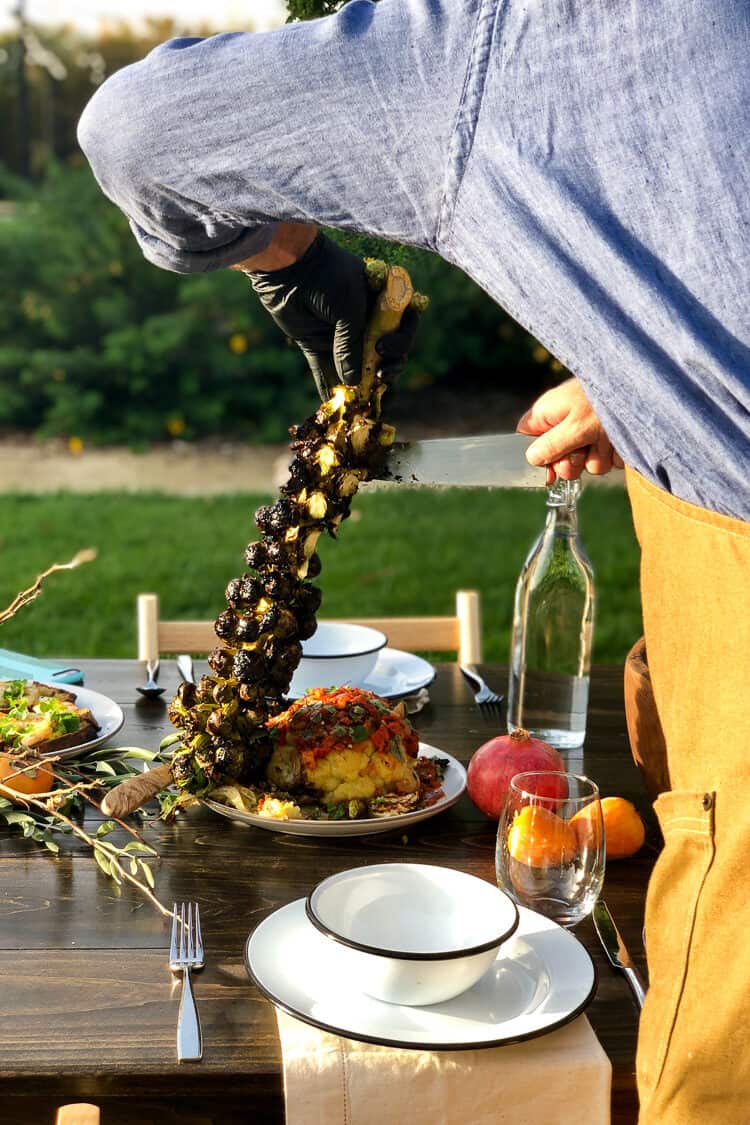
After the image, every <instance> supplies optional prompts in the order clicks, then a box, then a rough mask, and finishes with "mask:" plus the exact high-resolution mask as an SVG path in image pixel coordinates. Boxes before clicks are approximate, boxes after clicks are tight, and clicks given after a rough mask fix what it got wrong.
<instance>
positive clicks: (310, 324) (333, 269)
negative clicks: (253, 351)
mask: <svg viewBox="0 0 750 1125" xmlns="http://www.w3.org/2000/svg"><path fill="white" fill-rule="evenodd" d="M247 276H248V277H249V279H250V284H251V285H252V287H253V289H254V290H255V292H256V293H257V294H258V296H259V297H260V300H261V303H262V304H263V305H264V307H265V308H266V309H267V310H268V312H269V313H270V314H271V316H272V317H273V319H274V321H275V322H276V324H277V325H278V326H279V328H280V329H281V331H282V332H284V333H285V335H287V336H289V337H291V339H292V340H294V341H295V343H296V344H297V345H298V346H299V347H300V349H301V350H302V352H303V354H304V356H305V359H306V360H307V362H308V364H309V367H310V370H311V371H312V375H313V378H314V380H315V386H316V387H317V388H318V394H319V395H320V397H321V400H322V401H323V402H325V400H326V399H327V398H330V395H331V390H332V388H333V387H334V386H335V385H336V383H349V384H353V383H358V382H359V380H360V378H361V375H362V338H363V336H364V331H365V325H366V323H367V317H368V314H369V311H370V309H371V307H372V305H373V303H374V301H375V299H376V296H377V295H376V294H375V293H373V291H372V290H371V289H370V286H369V284H368V282H367V275H366V273H365V266H364V262H363V261H362V260H361V258H358V257H356V256H355V255H354V254H350V253H349V251H348V250H344V249H343V248H342V247H341V246H338V245H337V244H336V243H335V242H333V241H332V240H331V239H330V238H327V237H326V236H325V235H324V234H323V233H322V232H321V233H320V234H318V236H317V237H316V239H315V241H314V242H313V243H312V245H311V246H310V247H309V248H308V249H307V250H306V251H305V253H304V254H303V255H302V257H301V258H300V259H299V261H298V262H294V263H293V264H292V265H291V266H286V267H285V268H284V269H280V270H272V271H270V272H260V271H259V272H256V273H250V272H248V275H247ZM418 321H419V314H418V313H417V312H415V311H414V310H413V309H407V310H406V311H405V312H404V315H403V316H402V318H401V325H400V327H399V328H397V329H396V331H395V332H388V333H386V334H385V335H384V336H381V338H380V339H379V340H378V342H377V344H376V348H377V351H378V354H379V355H380V356H382V359H383V362H382V364H381V365H380V368H379V370H380V374H381V375H382V377H383V378H384V379H385V380H386V381H387V382H392V381H393V380H394V379H395V378H396V377H397V376H398V375H399V374H400V373H401V371H403V369H404V366H405V365H406V358H407V353H408V352H409V350H410V348H411V346H412V344H413V343H414V337H415V335H416V331H417V324H418Z"/></svg>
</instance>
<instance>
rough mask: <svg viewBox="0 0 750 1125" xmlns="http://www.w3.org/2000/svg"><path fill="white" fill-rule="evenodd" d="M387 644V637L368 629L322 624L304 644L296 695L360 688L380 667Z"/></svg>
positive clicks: (334, 623)
mask: <svg viewBox="0 0 750 1125" xmlns="http://www.w3.org/2000/svg"><path fill="white" fill-rule="evenodd" d="M387 644H388V638H387V637H386V635H385V633H381V632H380V630H379V629H371V628H370V627H369V626H367V625H349V624H347V623H346V622H337V621H321V622H319V623H318V627H317V629H316V630H315V632H314V633H313V635H312V636H311V637H309V638H308V639H307V640H306V641H303V642H302V659H301V660H300V662H299V665H298V667H297V668H296V670H295V673H294V679H293V680H292V685H293V687H294V690H295V693H296V694H299V695H304V693H305V692H306V691H309V689H310V688H318V687H322V688H329V687H338V686H339V685H340V684H351V685H353V686H355V687H356V686H358V685H359V684H361V683H362V682H363V681H364V680H366V679H367V677H368V676H369V674H370V672H372V670H373V668H374V667H375V664H376V663H377V659H378V653H379V652H380V650H381V649H383V648H385V646H386V645H387Z"/></svg>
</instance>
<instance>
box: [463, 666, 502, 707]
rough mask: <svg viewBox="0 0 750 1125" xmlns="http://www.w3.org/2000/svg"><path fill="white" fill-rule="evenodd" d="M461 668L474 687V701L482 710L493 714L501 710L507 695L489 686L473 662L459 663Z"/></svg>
mask: <svg viewBox="0 0 750 1125" xmlns="http://www.w3.org/2000/svg"><path fill="white" fill-rule="evenodd" d="M459 668H460V669H461V671H462V673H463V674H464V676H465V678H466V679H467V680H468V681H469V683H470V684H471V686H472V688H473V689H474V702H475V703H476V704H477V706H478V707H480V708H481V710H482V711H490V712H492V713H493V714H494V713H495V712H499V710H500V704H501V703H502V701H503V700H504V699H505V696H504V695H498V694H497V692H496V691H492V689H491V688H488V687H487V684H486V683H485V682H484V680H483V679H482V677H481V676H480V675H479V672H478V671H477V669H476V667H475V666H474V665H473V664H459Z"/></svg>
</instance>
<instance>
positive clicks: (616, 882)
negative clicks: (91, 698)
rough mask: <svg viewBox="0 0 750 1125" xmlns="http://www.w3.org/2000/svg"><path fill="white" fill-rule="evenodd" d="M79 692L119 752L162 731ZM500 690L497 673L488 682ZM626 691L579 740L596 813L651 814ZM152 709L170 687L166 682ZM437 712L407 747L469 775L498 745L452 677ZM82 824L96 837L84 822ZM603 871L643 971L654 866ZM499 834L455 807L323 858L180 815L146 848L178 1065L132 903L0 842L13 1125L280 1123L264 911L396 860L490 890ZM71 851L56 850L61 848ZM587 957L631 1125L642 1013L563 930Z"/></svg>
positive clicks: (146, 919) (140, 711)
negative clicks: (439, 756)
mask: <svg viewBox="0 0 750 1125" xmlns="http://www.w3.org/2000/svg"><path fill="white" fill-rule="evenodd" d="M80 665H81V666H82V667H83V669H84V671H85V674H86V686H87V687H89V688H92V689H94V690H95V691H100V692H103V693H104V694H105V695H108V696H110V697H112V698H114V699H116V700H117V701H118V702H119V703H120V704H121V705H122V707H123V709H124V711H125V715H126V722H125V727H124V729H123V730H122V731H121V732H120V735H118V736H117V739H116V740H115V744H119V745H123V746H124V745H131V746H132V745H138V746H146V747H148V748H151V749H156V747H157V745H158V742H159V739H160V738H161V737H162V736H163V734H164V733H166V732H167V730H168V721H167V718H166V707H165V705H164V703H163V702H149V701H146V700H143V699H141V698H140V697H139V696H138V695H137V694H136V691H135V688H136V684H137V683H139V682H140V679H141V669H140V668H139V666H138V665H136V664H135V662H133V661H124V660H119V661H117V660H99V661H96V660H91V661H81V662H80ZM485 670H486V673H487V677H488V679H489V680H490V682H491V683H492V684H494V685H501V684H504V683H505V675H506V673H505V669H502V668H500V667H492V666H489V667H487V668H486V669H485ZM621 679H622V673H621V669H618V668H598V669H596V670H595V672H594V675H593V677H592V688H591V702H590V713H589V734H588V737H587V742H586V749H585V756H584V758H583V761H582V762H581V761H580V758H579V760H578V761H577V762H576V763H575V764H576V768H577V769H578V768H579V767H580V768H583V769H584V770H585V772H586V773H587V774H588V775H589V776H591V777H593V778H594V779H595V780H597V781H598V782H599V784H600V786H601V789H602V793H603V795H607V794H617V795H620V796H624V797H627V798H630V799H631V800H633V801H634V802H635V803H636V804H637V805H638V806H639V808H640V809H641V811H642V812H643V813H644V814H645V815H648V814H647V802H646V798H645V794H644V792H643V790H642V787H641V784H640V779H639V776H638V773H637V771H636V769H635V767H634V766H633V765H632V762H631V759H630V754H629V750H628V743H627V736H626V730H625V721H624V714H623V705H622V688H621ZM161 682H162V684H163V686H164V687H166V688H167V694H166V696H165V698H167V699H168V698H170V697H171V692H172V691H173V689H174V688H175V687H176V685H177V682H178V677H177V672H176V669H175V667H174V665H173V663H172V662H170V661H165V662H163V664H162V676H161ZM430 692H431V700H432V701H431V704H430V705H429V706H428V707H427V708H426V709H425V710H424V711H423V712H422V713H421V714H420V715H418V716H417V717H416V718H415V723H416V725H417V726H418V728H419V731H420V734H421V737H422V738H423V740H424V741H425V742H429V743H432V744H433V745H435V746H438V747H440V748H441V749H444V750H446V751H447V752H448V753H450V754H453V755H454V756H455V757H458V758H460V759H461V760H463V761H464V762H466V761H468V759H469V757H470V755H471V752H472V751H473V750H474V749H476V747H477V746H479V745H480V744H481V743H482V742H484V741H485V740H486V739H487V738H489V737H491V736H492V735H493V734H495V733H497V732H498V730H499V729H500V725H501V724H500V723H499V722H498V720H497V718H495V719H494V720H492V719H485V717H484V716H483V715H482V714H481V713H480V712H479V710H478V709H477V708H476V706H475V705H474V704H473V700H472V697H471V694H470V692H469V690H468V688H467V685H466V684H465V682H464V681H463V679H462V677H461V675H460V674H459V672H458V669H457V667H456V666H455V665H442V666H441V667H439V669H438V674H437V678H436V680H435V683H434V684H433V686H432V687H431V689H430ZM93 819H94V818H93V817H92V822H93ZM649 825H650V831H649V842H648V843H647V845H646V847H645V848H644V849H643V850H642V852H641V854H640V855H639V856H638V857H636V858H634V859H632V860H628V861H624V862H622V861H621V862H619V863H613V864H611V865H610V869H609V870H608V871H607V877H606V885H605V894H606V898H607V901H608V903H609V905H610V907H611V909H612V912H613V914H614V916H615V918H616V920H617V921H618V923H619V924H620V928H621V930H622V932H623V936H624V938H625V940H626V942H627V944H628V946H629V948H630V950H631V952H632V953H633V954H634V955H635V956H636V957H640V955H641V951H642V943H641V926H642V915H643V899H644V891H645V886H646V881H647V878H648V874H649V871H650V868H651V864H652V861H653V858H654V856H655V853H656V847H655V841H656V838H657V837H656V831H655V828H654V825H653V823H652V821H651V819H650V818H649ZM493 827H494V826H493V824H492V823H491V822H489V821H488V820H487V819H485V818H484V817H483V816H482V815H481V814H479V813H478V812H477V811H476V810H475V809H474V806H473V805H472V804H471V802H470V801H469V799H468V797H466V796H465V795H464V796H463V797H462V798H461V800H460V801H459V803H458V804H457V805H456V806H455V807H454V808H453V809H451V810H449V811H447V812H445V813H442V814H440V815H439V816H436V817H434V818H433V819H431V820H427V821H425V822H423V823H421V824H418V825H416V826H414V827H413V828H411V829H410V830H409V831H408V834H407V835H405V834H403V832H401V831H393V832H389V833H387V834H384V835H376V836H370V837H367V836H365V837H351V838H339V839H335V840H320V839H311V838H304V837H295V836H286V835H281V834H277V833H273V832H265V831H260V830H256V829H253V828H245V827H244V826H241V825H236V824H233V823H231V822H229V821H228V820H225V819H223V818H220V817H217V816H215V815H214V814H213V813H211V812H210V811H208V810H205V809H194V810H190V811H189V812H188V813H186V814H184V815H182V816H181V817H180V818H179V819H178V820H177V821H176V823H174V824H172V825H164V824H161V823H156V824H155V825H154V827H153V829H152V831H153V837H154V839H155V846H156V847H157V849H158V851H159V854H160V856H161V863H160V865H159V866H158V869H157V871H156V891H157V894H158V896H159V897H160V899H161V900H162V901H163V902H164V903H167V904H169V905H171V903H172V901H173V900H176V901H181V900H183V899H197V900H198V901H199V902H200V905H201V914H202V918H203V931H204V944H205V947H206V967H205V969H204V970H203V972H202V973H201V974H200V975H199V976H198V977H197V978H196V996H197V1001H198V1006H199V1008H200V1013H201V1018H202V1022H203V1032H204V1043H205V1054H204V1058H203V1061H202V1062H200V1063H192V1064H182V1065H181V1066H179V1065H178V1064H177V1061H176V1057H175V1025H176V1019H177V996H178V993H177V991H176V988H177V987H178V985H176V984H175V982H173V980H172V977H171V976H170V974H169V971H168V968H167V950H168V944H169V933H168V927H167V924H166V923H165V920H164V919H163V918H162V917H161V916H160V915H159V914H158V913H157V912H156V911H155V910H154V909H153V907H152V906H151V905H150V904H149V903H147V902H145V900H142V899H141V898H140V897H139V896H138V895H137V893H131V892H130V891H129V890H128V889H123V890H122V892H118V889H117V888H116V887H115V886H114V885H113V883H112V882H111V880H109V879H107V878H106V877H105V876H104V875H103V874H102V873H101V872H100V871H99V870H98V868H97V867H96V865H95V864H94V862H93V860H92V858H91V855H90V853H89V851H88V849H87V848H86V847H85V846H84V845H81V846H78V845H77V844H76V843H75V842H74V843H73V844H72V845H71V851H70V852H68V851H67V850H66V851H65V852H64V854H62V855H61V856H60V857H59V858H55V857H53V856H52V855H51V854H50V853H49V852H47V851H46V850H45V849H44V848H43V847H40V846H37V845H35V844H33V843H31V842H30V841H26V840H22V839H20V838H19V837H18V835H17V834H16V833H15V832H13V833H11V832H6V831H4V830H0V950H1V951H2V954H1V959H0V989H1V992H0V995H1V996H2V1004H1V1005H0V1012H1V1013H2V1014H1V1016H0V1077H1V1078H2V1112H1V1113H0V1117H1V1118H2V1120H3V1122H7V1125H46V1123H47V1122H50V1123H51V1122H52V1120H53V1109H54V1107H55V1106H57V1105H59V1104H61V1103H64V1102H66V1101H77V1100H81V1101H93V1102H96V1103H97V1104H99V1105H100V1106H102V1108H103V1121H104V1123H105V1125H125V1123H128V1125H132V1123H134V1122H139V1123H142V1125H150V1123H151V1122H157V1121H158V1122H159V1123H160V1125H168V1123H170V1122H176V1121H178V1120H179V1121H180V1123H181V1125H198V1123H199V1122H200V1123H201V1125H209V1123H213V1122H216V1123H217V1125H218V1123H219V1122H221V1125H234V1123H239V1122H242V1123H243V1125H244V1123H245V1122H247V1121H248V1120H253V1121H257V1122H269V1123H276V1122H279V1123H280V1122H283V1119H284V1110H283V1093H282V1083H281V1070H280V1054H279V1045H278V1041H277V1038H276V1029H275V1020H274V1013H273V1009H272V1006H271V1005H270V1004H269V1003H268V1001H267V1000H265V999H264V998H263V997H262V996H261V995H260V994H259V993H258V991H257V989H256V988H255V986H254V985H253V984H252V983H251V982H250V980H249V979H248V976H247V973H246V971H245V968H244V964H243V947H244V944H245V940H246V938H247V936H248V934H249V933H250V932H251V931H252V930H253V929H254V927H255V926H256V925H257V924H258V923H259V922H260V921H261V920H262V919H263V918H265V917H266V915H268V914H270V913H271V912H272V911H273V910H275V909H276V908H277V907H279V906H281V905H283V904H285V903H287V902H290V901H292V900H293V899H297V898H300V897H302V896H304V895H305V894H306V893H307V892H308V891H309V889H310V888H311V887H312V886H313V885H314V884H315V883H317V882H318V881H319V880H320V879H321V878H324V877H325V876H327V875H330V874H332V873H334V872H336V871H341V870H344V869H345V868H347V867H352V866H357V865H361V864H364V863H368V862H380V861H383V860H385V861H388V860H403V859H409V860H414V861H422V862H429V863H436V864H444V865H445V866H448V867H456V868H460V869H462V870H464V871H468V872H471V873H473V874H475V875H478V876H480V877H482V878H485V879H489V880H492V879H493V878H494V832H493ZM64 848H65V849H66V848H67V845H64ZM576 933H577V935H578V936H579V937H580V938H581V940H582V941H583V942H584V943H585V944H586V946H587V947H588V949H589V950H590V951H591V953H592V955H593V958H594V961H595V963H596V968H597V971H598V974H599V987H598V992H597V996H596V998H595V1000H594V1001H593V1003H592V1004H591V1006H590V1007H589V1009H588V1015H589V1018H590V1020H591V1023H592V1024H593V1026H594V1028H595V1030H596V1032H597V1034H598V1036H599V1039H600V1041H601V1043H602V1045H603V1046H604V1049H605V1050H606V1052H607V1054H608V1055H609V1057H610V1058H611V1059H612V1062H613V1065H614V1078H613V1121H614V1122H616V1123H625V1122H633V1121H635V1119H636V1095H635V1080H634V1052H635V1040H636V1024H637V1010H636V1008H635V1005H634V1002H633V1000H632V998H631V994H630V992H629V990H628V987H627V984H626V982H625V979H624V978H623V977H622V975H620V974H618V973H615V972H613V970H612V969H611V968H610V966H609V964H608V962H607V961H606V960H605V958H604V956H603V954H602V952H601V950H600V947H599V945H598V942H597V939H596V935H595V933H594V930H593V926H592V924H591V921H590V919H587V920H586V921H584V922H583V923H581V924H580V925H579V926H578V927H577V929H576Z"/></svg>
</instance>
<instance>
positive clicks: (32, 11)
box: [0, 0, 286, 32]
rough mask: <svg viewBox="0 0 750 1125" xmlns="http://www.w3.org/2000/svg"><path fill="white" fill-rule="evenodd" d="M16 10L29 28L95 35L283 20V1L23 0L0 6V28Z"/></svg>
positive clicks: (257, 25) (258, 25) (263, 26)
mask: <svg viewBox="0 0 750 1125" xmlns="http://www.w3.org/2000/svg"><path fill="white" fill-rule="evenodd" d="M19 7H20V8H21V12H22V14H23V15H24V18H25V19H26V20H28V22H29V23H32V24H47V25H49V24H62V23H67V24H72V25H73V26H75V27H78V28H80V29H81V30H83V31H87V32H94V31H96V30H97V29H98V28H100V27H101V26H102V25H103V24H106V23H113V22H117V21H121V20H122V21H125V22H127V23H130V24H134V25H135V24H137V23H138V22H139V21H142V20H145V19H149V18H156V19H159V18H161V17H165V16H166V17H170V18H172V19H174V20H176V21H179V22H180V24H182V25H185V26H189V25H191V24H193V25H194V26H196V27H198V26H205V25H206V24H207V23H210V24H211V25H212V26H215V27H216V28H221V27H231V28H233V29H234V28H241V27H251V28H253V29H254V30H256V31H266V30H268V29H269V28H272V27H277V26H278V25H279V24H281V23H283V22H284V20H285V19H286V8H285V6H284V3H283V0H248V2H247V3H244V4H243V3H240V2H239V0H211V3H210V4H207V3H206V2H205V0H157V2H152V0H102V2H101V3H100V2H99V0H65V2H64V3H62V4H61V3H60V2H59V0H26V2H25V3H23V0H21V2H20V3H19V2H18V0H16V2H15V3H12V4H9V3H6V2H4V3H2V4H0V27H2V28H7V27H10V26H13V25H14V24H15V23H16V21H17V19H18V11H19Z"/></svg>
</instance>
